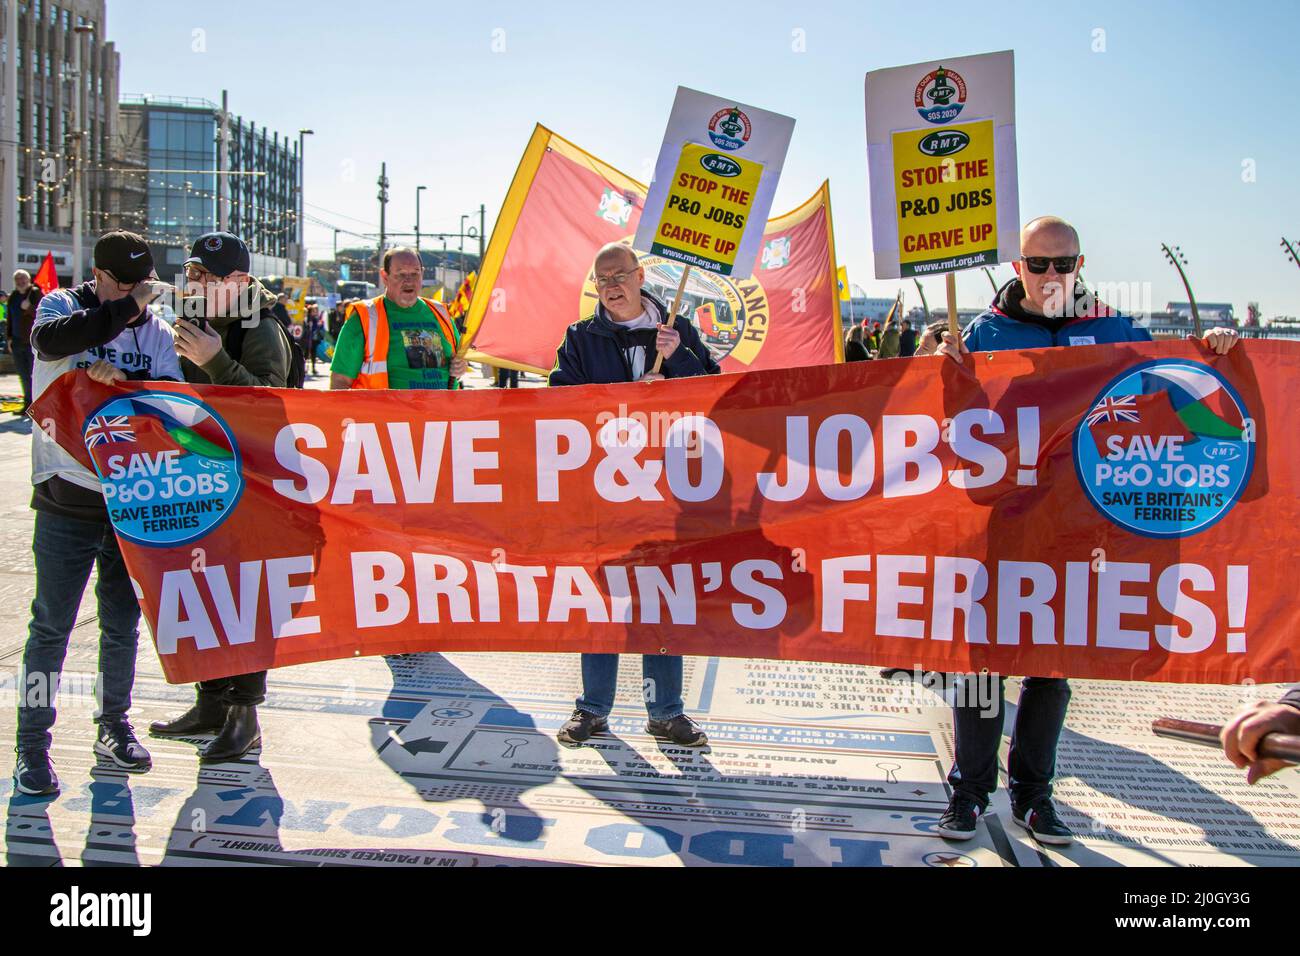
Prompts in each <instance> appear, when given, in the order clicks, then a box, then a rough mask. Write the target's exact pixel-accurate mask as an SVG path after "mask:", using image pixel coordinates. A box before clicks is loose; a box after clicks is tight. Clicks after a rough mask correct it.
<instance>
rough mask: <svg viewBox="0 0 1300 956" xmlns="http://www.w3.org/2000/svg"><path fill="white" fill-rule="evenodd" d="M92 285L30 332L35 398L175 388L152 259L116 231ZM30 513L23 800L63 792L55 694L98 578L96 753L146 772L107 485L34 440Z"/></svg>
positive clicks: (45, 309) (49, 443)
mask: <svg viewBox="0 0 1300 956" xmlns="http://www.w3.org/2000/svg"><path fill="white" fill-rule="evenodd" d="M91 271H92V274H93V276H94V278H93V279H91V280H90V281H89V282H84V283H82V284H81V285H79V286H77V287H76V288H75V289H55V290H54V291H52V292H50V293H49V294H48V295H46V296H45V297H44V298H42V299H41V302H40V305H39V307H38V308H37V310H36V318H35V322H34V323H33V327H32V337H31V342H32V350H33V351H34V352H35V355H36V362H35V365H34V368H33V372H32V378H33V382H32V384H33V390H34V392H35V394H36V397H38V398H39V397H40V395H41V394H42V393H43V392H44V391H45V390H46V389H47V388H49V387H50V385H51V384H52V383H53V382H54V381H55V380H56V379H58V378H59V377H60V376H62V375H63V374H64V373H66V372H69V371H71V370H73V369H86V370H87V371H89V372H90V374H91V376H92V377H93V378H95V379H96V380H98V381H115V380H120V379H131V380H148V379H171V380H173V381H180V379H181V370H180V366H179V365H178V364H177V361H176V351H175V349H174V348H173V347H172V333H171V330H170V329H168V327H167V325H166V323H164V322H163V321H162V319H160V318H158V317H157V316H155V315H154V314H153V313H152V312H151V311H150V310H149V309H147V308H146V306H147V305H148V304H149V302H150V301H152V300H153V298H154V297H155V296H157V295H158V294H159V293H160V292H161V291H162V290H164V289H165V288H166V286H164V285H162V284H161V283H158V282H155V281H153V278H152V277H153V256H152V254H151V253H150V251H149V246H148V244H146V242H145V241H144V239H143V238H142V237H140V236H138V235H136V234H134V233H129V232H110V233H108V234H107V235H104V236H103V237H101V238H100V240H99V241H98V242H97V243H95V251H94V267H93V269H92V270H91ZM32 484H33V485H34V493H33V495H32V508H33V509H34V510H35V511H36V527H35V533H34V535H33V540H32V551H33V552H34V554H35V559H36V597H35V600H33V601H32V620H31V625H30V628H29V630H28V636H27V646H26V648H25V649H24V651H23V679H22V681H21V683H20V693H19V701H18V746H17V748H16V749H17V751H18V762H17V766H16V768H15V770H14V784H15V786H16V787H17V788H18V790H19V791H21V792H22V793H26V794H36V795H39V794H52V793H58V790H59V780H58V777H57V776H56V775H55V773H54V768H53V766H52V765H51V764H50V758H49V749H50V744H51V741H52V738H51V736H50V729H51V728H52V727H53V726H54V719H55V708H54V696H55V691H56V689H57V688H58V685H59V681H60V678H61V675H62V671H63V661H64V658H65V657H66V656H67V652H68V638H69V635H70V634H71V633H72V627H73V624H74V623H76V617H77V608H78V606H79V605H80V604H81V598H82V594H83V592H84V591H85V588H86V582H87V580H88V579H89V577H90V570H91V568H92V567H95V568H97V571H98V577H97V580H96V582H95V598H96V604H97V608H98V612H99V673H98V675H97V679H96V690H97V698H98V700H97V708H96V716H95V722H96V723H97V724H98V725H99V732H98V735H97V739H96V741H95V753H96V754H98V755H100V756H103V757H106V758H108V759H109V760H111V761H112V763H113V764H115V765H116V766H117V767H119V768H121V769H123V770H137V771H143V770H148V769H149V768H150V766H151V765H152V760H151V758H150V756H149V752H148V751H147V750H145V749H144V747H142V746H141V745H140V742H139V741H138V740H136V737H135V733H134V732H133V731H132V729H131V724H130V723H129V722H128V720H127V716H126V715H127V711H128V710H130V707H131V688H132V686H133V685H134V683H135V659H136V649H137V646H138V642H139V623H140V605H139V604H138V603H137V601H136V597H135V589H134V588H133V586H132V584H131V579H130V577H128V575H127V570H126V565H125V563H124V562H123V560H122V552H121V551H120V550H119V548H118V544H117V537H116V535H114V533H113V527H112V525H111V524H110V523H109V518H108V510H107V508H106V506H105V503H104V494H103V491H102V489H101V486H100V482H99V478H98V477H97V476H96V475H95V474H93V473H92V472H90V471H88V470H87V469H86V468H84V467H83V466H82V465H81V464H79V463H78V462H77V460H76V459H75V458H73V457H72V456H71V455H69V454H68V453H67V452H66V451H64V450H63V449H62V448H61V447H60V446H59V445H58V444H57V443H56V442H55V441H54V440H53V439H52V438H51V437H50V436H49V435H48V434H46V432H45V430H44V429H42V428H37V429H34V430H33V432H32Z"/></svg>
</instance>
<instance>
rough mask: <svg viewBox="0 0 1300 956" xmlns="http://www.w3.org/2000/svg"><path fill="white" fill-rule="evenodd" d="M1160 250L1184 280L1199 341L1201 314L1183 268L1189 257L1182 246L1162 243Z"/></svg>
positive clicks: (1193, 325)
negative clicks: (1184, 253)
mask: <svg viewBox="0 0 1300 956" xmlns="http://www.w3.org/2000/svg"><path fill="white" fill-rule="evenodd" d="M1160 249H1161V250H1162V251H1163V252H1164V254H1165V258H1166V259H1168V260H1169V262H1170V264H1171V265H1172V266H1173V267H1174V268H1175V269H1177V270H1178V275H1179V278H1181V279H1182V280H1183V288H1184V289H1186V290H1187V301H1188V302H1189V303H1190V304H1191V307H1192V329H1193V330H1194V331H1195V332H1196V337H1197V338H1198V339H1199V338H1200V337H1201V313H1200V311H1199V310H1198V309H1197V308H1196V296H1194V295H1192V284H1191V283H1190V282H1188V281H1187V273H1186V272H1185V271H1184V270H1183V266H1185V265H1187V257H1186V256H1185V255H1183V250H1182V247H1181V246H1173V247H1170V246H1167V245H1165V244H1164V243H1163V242H1162V243H1160Z"/></svg>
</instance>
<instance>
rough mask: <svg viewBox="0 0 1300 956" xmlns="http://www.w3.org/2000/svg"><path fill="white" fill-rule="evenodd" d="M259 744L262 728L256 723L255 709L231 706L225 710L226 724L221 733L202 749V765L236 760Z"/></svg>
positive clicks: (245, 706)
mask: <svg viewBox="0 0 1300 956" xmlns="http://www.w3.org/2000/svg"><path fill="white" fill-rule="evenodd" d="M261 743H262V728H261V727H259V726H258V723H257V708H256V707H253V706H251V705H247V704H231V705H230V707H229V708H227V710H226V722H225V724H224V725H222V728H221V733H219V734H217V736H216V737H215V738H213V740H212V743H210V744H208V745H207V747H206V748H204V750H203V756H202V760H203V762H204V763H222V762H223V761H227V760H238V759H239V758H240V757H242V756H244V754H246V753H248V752H249V751H250V750H252V749H253V748H254V747H258V746H261Z"/></svg>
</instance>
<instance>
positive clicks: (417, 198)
mask: <svg viewBox="0 0 1300 956" xmlns="http://www.w3.org/2000/svg"><path fill="white" fill-rule="evenodd" d="M428 188H429V187H428V186H416V187H415V251H416V252H419V251H420V193H422V192H424V191H425V190H426V189H428ZM420 266H421V267H423V266H424V260H423V259H421V260H420Z"/></svg>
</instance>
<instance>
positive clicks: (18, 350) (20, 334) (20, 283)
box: [5, 269, 41, 415]
mask: <svg viewBox="0 0 1300 956" xmlns="http://www.w3.org/2000/svg"><path fill="white" fill-rule="evenodd" d="M40 304H41V290H40V288H39V287H37V285H36V283H34V282H32V277H31V274H30V273H29V272H28V271H27V270H26V269H19V270H18V271H17V272H15V273H14V291H13V292H11V293H9V304H8V306H7V307H6V309H5V319H6V322H5V335H6V337H7V338H8V340H9V353H10V354H11V355H12V356H13V357H14V364H15V365H17V366H18V378H19V380H20V381H21V382H22V386H23V407H22V411H20V412H19V413H18V414H19V415H26V414H27V408H28V406H30V405H31V404H32V363H33V361H34V357H33V355H32V324H33V322H34V321H35V319H36V309H37V307H38V306H39V305H40Z"/></svg>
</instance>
